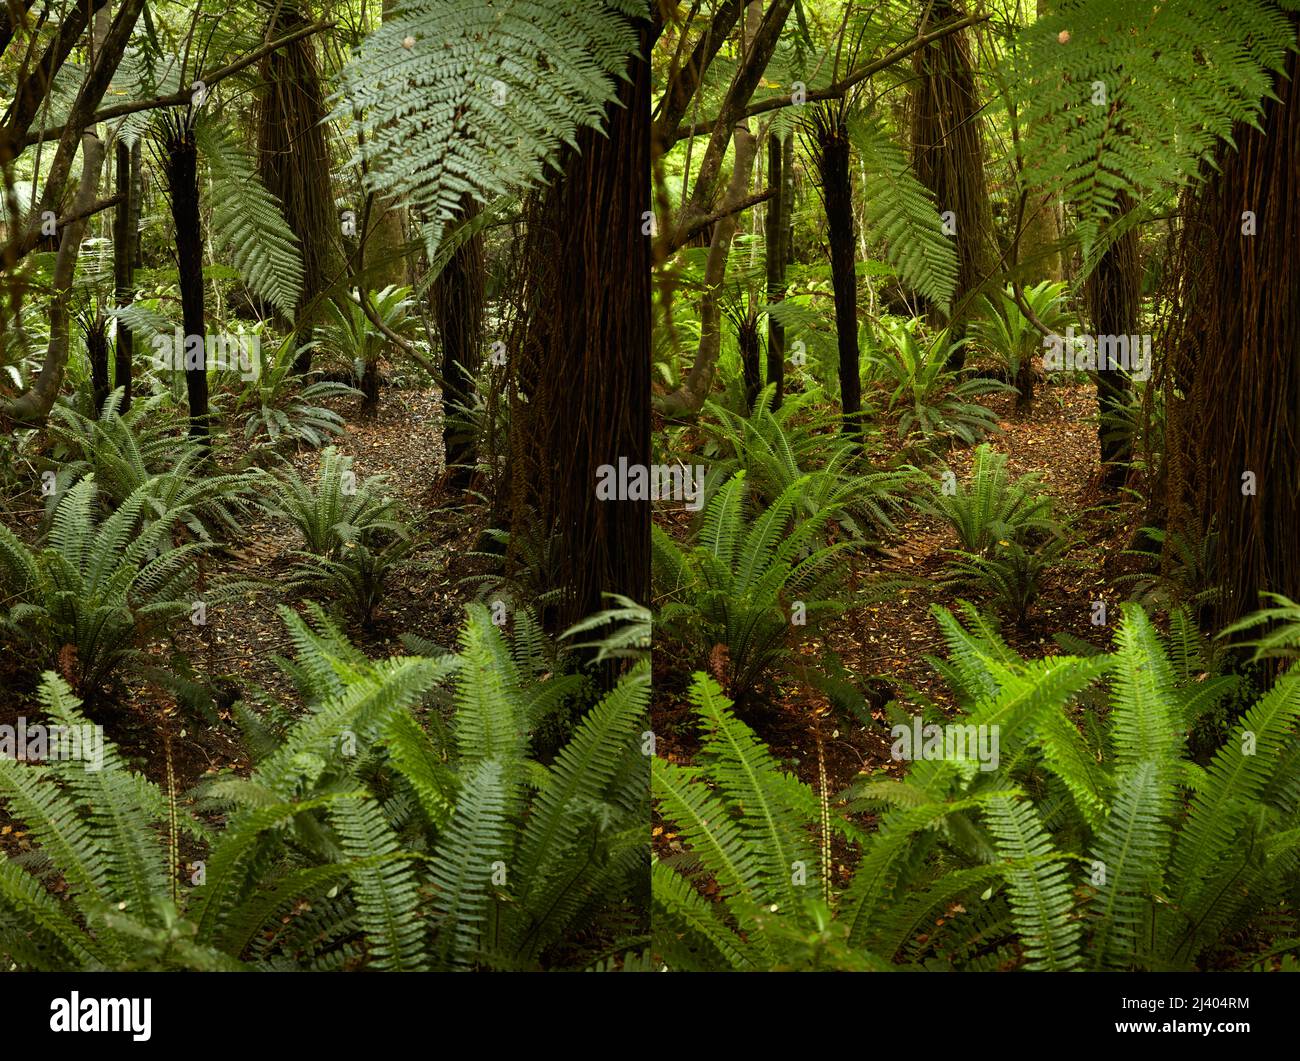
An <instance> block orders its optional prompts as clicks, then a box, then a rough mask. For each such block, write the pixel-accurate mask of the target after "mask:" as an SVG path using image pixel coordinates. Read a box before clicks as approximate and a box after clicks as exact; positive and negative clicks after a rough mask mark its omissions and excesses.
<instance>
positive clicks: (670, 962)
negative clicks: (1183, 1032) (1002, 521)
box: [654, 605, 1300, 970]
mask: <svg viewBox="0 0 1300 1061" xmlns="http://www.w3.org/2000/svg"><path fill="white" fill-rule="evenodd" d="M963 608H964V618H965V623H963V622H962V621H960V620H959V619H958V618H956V617H955V616H953V615H952V614H951V613H950V612H948V611H946V610H944V609H942V608H936V609H935V617H936V619H937V621H938V622H939V625H940V628H941V630H942V632H943V635H944V639H945V641H946V643H947V646H948V652H949V655H948V658H947V660H944V661H936V666H937V667H938V668H939V672H940V674H941V675H942V676H943V677H944V678H945V679H946V680H947V682H948V685H949V686H950V688H951V691H952V693H953V694H954V695H955V697H956V699H957V702H958V703H959V705H960V706H961V709H962V712H961V714H960V715H959V716H958V717H957V718H956V719H955V720H953V724H954V725H962V726H968V727H969V726H993V725H996V726H997V727H998V728H999V734H1000V745H1001V753H1000V762H999V764H998V765H997V767H996V768H995V769H994V770H992V771H987V770H983V769H981V768H980V767H981V763H979V762H976V761H975V760H974V759H971V758H967V759H961V758H944V757H927V758H921V759H919V760H917V761H914V762H913V763H911V765H910V768H909V769H908V772H907V775H906V776H905V777H903V778H901V779H900V778H895V777H870V776H868V777H863V778H862V779H860V780H859V782H858V783H857V784H856V785H854V786H853V788H852V789H851V790H850V791H849V792H848V793H846V794H843V797H842V796H841V795H837V794H835V793H829V792H826V791H821V792H817V791H814V790H813V789H811V788H809V787H808V786H806V785H805V784H803V783H802V782H800V781H798V780H797V779H795V778H794V777H792V776H790V775H789V774H786V773H784V772H783V771H782V770H781V768H780V767H779V765H778V764H777V763H776V762H775V760H773V759H772V757H771V755H770V754H769V753H768V752H767V750H766V749H765V748H764V747H763V745H762V743H761V742H760V741H759V740H758V739H757V738H756V737H755V735H754V734H753V732H752V731H751V730H750V729H749V728H748V727H747V726H746V725H745V724H744V723H743V722H741V721H740V720H739V719H737V718H736V717H735V715H734V714H733V712H732V710H731V705H730V702H729V701H728V700H727V699H726V698H725V697H724V696H723V695H722V692H721V690H720V689H719V687H718V686H717V684H716V683H715V682H713V681H712V680H711V679H710V678H708V677H706V676H704V675H697V677H696V680H695V682H694V685H693V686H692V690H691V701H692V704H693V705H694V709H695V713H696V715H697V717H698V719H699V721H700V726H701V733H702V736H703V738H704V749H703V752H702V754H701V756H700V758H699V761H698V763H697V764H696V765H694V766H691V767H682V766H677V765H674V764H671V763H666V762H663V761H659V760H656V762H655V763H654V795H655V799H656V801H657V806H658V808H659V812H660V813H661V814H662V815H663V817H664V818H665V819H666V820H668V821H671V822H672V823H674V825H675V826H676V827H677V828H678V829H679V830H680V834H681V836H682V837H683V840H684V842H685V845H686V849H687V853H686V854H684V855H682V856H680V857H674V858H673V859H671V860H669V861H662V860H661V861H659V862H657V863H656V865H655V867H654V899H655V918H656V921H655V923H656V941H655V946H656V952H657V953H658V954H659V955H660V956H661V958H662V959H663V961H664V962H665V963H666V965H667V966H668V967H669V968H672V969H745V968H761V969H769V968H881V967H887V966H904V967H911V968H924V969H994V968H999V969H1009V968H1020V967H1023V968H1028V969H1045V970H1072V969H1075V970H1077V969H1097V970H1102V969H1111V970H1139V969H1145V970H1170V969H1212V968H1232V967H1237V966H1239V965H1241V964H1242V963H1247V964H1248V963H1250V962H1252V961H1254V960H1255V959H1254V957H1253V955H1252V954H1251V952H1250V949H1249V946H1248V945H1246V946H1242V944H1243V943H1245V942H1246V941H1248V940H1249V939H1250V938H1251V934H1252V933H1253V932H1255V931H1259V930H1264V929H1267V928H1268V927H1269V926H1272V925H1275V924H1276V923H1277V922H1278V919H1279V918H1280V919H1282V920H1284V921H1285V920H1288V919H1291V918H1294V917H1295V916H1296V913H1297V911H1296V910H1295V897H1296V894H1297V892H1296V888H1297V885H1300V877H1298V876H1297V862H1296V857H1295V853H1296V850H1297V845H1300V830H1297V829H1296V828H1295V827H1294V825H1293V822H1294V815H1295V812H1296V809H1297V806H1296V801H1297V793H1300V775H1297V763H1300V744H1298V743H1297V730H1296V726H1297V722H1300V676H1298V675H1297V674H1296V672H1295V671H1294V669H1288V670H1287V671H1286V672H1285V673H1283V674H1282V675H1281V676H1280V677H1279V678H1278V680H1277V681H1276V682H1275V683H1274V684H1273V685H1272V687H1271V688H1270V689H1268V690H1267V692H1265V693H1264V695H1263V696H1261V697H1260V698H1258V699H1257V700H1255V701H1254V703H1253V704H1251V705H1249V706H1248V707H1247V708H1246V710H1245V711H1244V713H1243V714H1242V716H1241V717H1240V719H1239V720H1238V721H1237V722H1236V723H1235V724H1234V725H1233V726H1232V727H1231V729H1230V731H1229V732H1228V733H1227V736H1226V738H1225V739H1224V740H1223V741H1222V742H1221V743H1220V744H1219V745H1218V746H1217V747H1216V748H1213V749H1211V750H1208V751H1206V752H1204V753H1195V752H1194V751H1193V750H1191V749H1189V746H1188V743H1187V740H1186V737H1185V734H1186V733H1187V731H1188V730H1189V729H1191V728H1193V727H1194V726H1195V725H1196V723H1197V721H1198V720H1199V719H1201V718H1202V717H1204V716H1205V715H1206V714H1207V713H1208V712H1211V711H1212V710H1213V709H1214V708H1215V706H1216V704H1217V703H1218V702H1219V701H1221V700H1222V698H1223V697H1224V696H1225V695H1226V694H1227V693H1228V691H1229V690H1230V688H1231V685H1230V684H1227V683H1222V682H1216V683H1212V685H1211V687H1210V688H1208V689H1207V688H1205V687H1204V686H1203V685H1202V683H1201V682H1199V681H1198V680H1197V678H1198V677H1200V676H1197V675H1191V676H1186V675H1184V674H1182V673H1180V668H1179V667H1178V666H1176V665H1175V661H1176V659H1177V658H1178V655H1174V656H1172V657H1171V652H1177V653H1179V654H1181V651H1182V650H1180V649H1179V643H1178V642H1177V641H1175V642H1172V643H1170V644H1165V643H1162V640H1161V638H1160V636H1159V635H1158V633H1157V632H1156V630H1155V628H1154V627H1153V626H1152V624H1151V622H1150V620H1149V619H1148V618H1147V616H1146V614H1145V613H1144V612H1143V611H1142V610H1141V609H1140V608H1139V607H1137V606H1133V605H1131V606H1126V607H1125V609H1124V617H1123V621H1122V623H1121V624H1120V627H1119V629H1118V631H1117V633H1116V637H1115V648H1114V650H1113V651H1111V652H1109V653H1099V654H1094V655H1092V656H1089V657H1073V656H1052V657H1047V658H1045V659H1040V660H1026V659H1024V658H1022V657H1021V656H1019V655H1017V654H1016V653H1015V652H1014V651H1012V650H1011V649H1010V648H1009V647H1008V646H1007V644H1006V643H1005V641H1003V640H1002V639H1001V637H1000V635H999V634H998V633H997V631H996V629H995V628H994V627H993V626H992V625H990V623H989V622H988V621H987V620H986V619H984V618H983V617H982V616H980V614H979V613H978V612H977V611H976V610H975V609H974V608H973V607H971V606H970V605H964V606H963ZM1183 643H1184V644H1185V641H1184V642H1183ZM842 798H847V800H848V802H847V809H848V810H850V811H861V810H864V809H869V810H874V811H875V813H877V814H878V815H879V825H878V827H877V828H876V829H875V830H874V831H872V832H870V833H867V832H865V831H863V830H861V829H860V828H859V827H858V826H857V825H856V824H855V823H854V822H853V819H852V818H851V817H847V816H845V815H843V814H841V813H839V812H838V808H839V806H840V804H841V799H842ZM828 805H829V806H832V807H833V808H834V810H833V812H832V813H831V814H830V815H829V816H827V815H825V814H824V812H823V811H822V810H821V809H820V808H821V807H826V806H828ZM827 827H829V828H830V829H831V830H832V831H834V832H837V833H839V834H840V835H842V836H843V837H844V838H845V839H847V840H851V841H853V842H854V843H856V844H857V845H858V846H859V849H860V855H859V857H858V858H857V861H856V868H855V870H854V872H853V876H852V878H851V880H850V881H849V883H848V884H847V886H846V887H844V888H843V889H842V890H840V891H839V892H838V893H836V892H835V891H834V890H830V894H825V892H826V891H827V890H828V889H826V886H825V884H824V882H823V881H822V878H821V877H820V875H819V873H818V872H817V863H816V857H817V856H816V852H817V850H818V846H817V842H816V841H817V836H818V830H819V829H821V830H825V829H826V828H827ZM705 879H708V880H712V881H714V882H716V885H717V887H718V888H719V889H720V900H721V901H720V902H711V901H709V900H707V899H706V898H704V896H703V895H702V894H701V893H700V891H699V890H698V888H699V886H700V885H701V883H702V882H703V881H704V880H705ZM945 911H946V915H945ZM940 915H943V916H940ZM936 917H937V918H938V920H936ZM936 925H937V926H939V927H937V928H936V927H935V926H936Z"/></svg>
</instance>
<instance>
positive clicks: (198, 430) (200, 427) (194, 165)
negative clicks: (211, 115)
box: [160, 113, 209, 444]
mask: <svg viewBox="0 0 1300 1061" xmlns="http://www.w3.org/2000/svg"><path fill="white" fill-rule="evenodd" d="M161 146H162V150H161V152H160V155H161V161H162V164H163V170H164V172H165V174H166V177H167V189H168V198H169V199H170V200H171V211H172V223H173V224H174V226H175V229H176V267H177V271H178V273H179V279H180V289H181V319H182V321H183V322H184V332H185V348H184V350H183V351H182V353H183V355H184V358H185V361H184V364H185V393H186V395H187V397H188V400H189V407H190V436H191V437H192V438H196V439H198V440H200V441H201V442H203V443H205V444H206V442H207V439H208V434H209V423H208V368H207V344H206V336H207V324H206V321H205V314H204V309H203V229H202V227H201V224H200V221H199V180H198V163H199V153H198V146H197V145H196V144H195V141H194V131H193V128H192V126H191V125H190V124H189V115H188V113H187V114H185V115H184V116H180V117H177V118H174V119H173V124H172V125H171V127H170V130H169V136H168V139H167V140H166V141H165V142H164V143H163V144H162V145H161ZM196 336H197V338H198V342H200V343H202V344H203V346H202V348H201V349H199V350H197V351H196V350H194V349H193V347H192V345H191V343H192V341H193V339H194V337H196Z"/></svg>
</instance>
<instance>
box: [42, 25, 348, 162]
mask: <svg viewBox="0 0 1300 1061" xmlns="http://www.w3.org/2000/svg"><path fill="white" fill-rule="evenodd" d="M335 25H336V23H334V22H318V23H316V24H315V25H314V26H303V27H302V28H300V29H296V30H294V31H293V32H292V33H288V34H286V35H285V36H283V37H281V38H280V39H279V40H275V41H272V42H271V43H270V44H264V45H262V47H260V48H258V49H256V50H255V51H251V52H249V53H248V54H247V55H246V56H244V57H243V58H242V59H239V60H237V61H236V62H233V63H230V64H229V65H228V66H223V67H219V68H218V69H216V70H213V71H212V72H211V73H207V74H200V75H199V76H198V77H197V78H196V79H195V80H198V81H202V82H203V84H204V86H206V87H207V88H209V89H210V88H212V86H213V85H215V84H218V83H219V82H221V81H224V80H225V79H226V78H228V77H230V76H232V75H234V74H237V73H239V71H241V70H243V69H245V68H246V67H249V66H252V65H253V63H255V62H257V61H258V60H259V59H261V58H263V57H264V56H267V55H270V54H271V52H274V51H278V50H279V49H280V48H283V47H285V46H286V45H289V44H293V43H294V42H295V41H299V40H302V39H303V38H304V37H310V36H312V35H313V34H316V33H320V32H321V31H322V30H327V29H333V28H334V26H335ZM193 95H194V93H193V92H192V91H191V90H190V89H188V88H186V89H182V90H181V91H179V92H173V93H172V94H171V95H168V96H157V97H155V98H154V99H146V100H135V101H133V102H131V103H115V104H113V106H111V107H105V108H104V109H103V110H98V111H96V112H95V114H94V116H93V117H92V118H91V122H92V123H99V122H106V121H111V120H112V119H113V118H121V117H123V116H125V115H127V114H136V113H138V112H139V111H149V110H158V109H159V108H161V107H179V106H183V105H184V104H186V103H189V102H190V99H191V97H192V96H193ZM62 134H63V126H59V127H58V128H57V129H47V130H45V132H43V133H33V134H31V135H29V136H27V137H26V138H25V139H24V140H23V144H22V146H23V147H24V148H27V147H30V146H31V145H32V144H36V143H40V141H42V140H57V139H58V138H59V137H60V136H61V135H62Z"/></svg>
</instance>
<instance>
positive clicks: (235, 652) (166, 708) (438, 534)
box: [0, 388, 478, 854]
mask: <svg viewBox="0 0 1300 1061" xmlns="http://www.w3.org/2000/svg"><path fill="white" fill-rule="evenodd" d="M327 404H330V405H333V406H334V407H335V409H336V411H337V412H339V413H340V414H341V415H343V416H344V418H345V420H346V421H347V426H346V429H345V430H344V432H343V434H342V435H341V436H339V438H338V439H337V440H336V441H335V443H334V444H335V445H336V446H337V448H338V449H339V450H340V452H343V453H346V454H348V455H349V456H351V457H352V458H353V467H354V469H355V470H356V473H357V477H358V479H365V478H368V477H370V476H372V475H379V474H382V475H383V476H384V477H385V478H386V480H387V482H388V485H389V487H390V488H391V489H392V490H393V491H394V492H395V493H396V494H398V495H399V496H400V497H401V498H402V499H403V501H404V502H405V505H406V514H407V516H408V518H409V519H410V521H411V523H412V525H413V526H414V527H415V528H416V531H417V533H420V532H423V533H424V534H425V537H424V538H423V539H422V541H421V544H420V546H419V548H418V549H417V550H416V552H415V553H414V554H413V555H412V557H411V558H410V559H409V560H408V561H407V562H406V563H404V564H403V565H401V566H400V567H399V568H398V569H397V570H396V571H395V572H394V574H393V575H392V576H391V577H390V579H389V581H388V582H387V584H386V588H385V594H384V603H383V606H382V609H381V610H379V611H378V612H377V613H376V615H375V616H374V617H373V619H372V622H371V623H370V624H369V625H362V624H358V623H356V622H350V623H348V624H347V625H346V626H345V629H346V632H347V633H348V636H349V637H350V638H351V639H352V641H353V643H354V644H356V645H357V646H358V647H359V648H361V649H362V651H364V652H365V653H366V654H367V655H368V656H370V657H372V658H382V657H384V656H389V655H401V654H403V653H404V652H405V649H404V648H403V646H402V643H401V640H400V635H401V634H404V633H412V634H417V635H419V636H421V637H423V638H426V639H428V640H430V641H432V642H434V643H435V644H437V645H440V646H443V647H445V648H447V649H451V648H453V647H454V642H455V639H456V636H457V632H458V631H459V629H460V626H461V623H462V620H463V618H464V604H465V602H466V601H467V600H468V599H469V598H470V594H469V593H468V592H467V591H466V589H465V587H464V586H463V585H462V584H461V579H462V578H464V577H465V576H466V575H468V574H470V573H471V569H472V565H473V562H472V560H469V559H468V558H467V557H466V555H465V554H466V553H467V552H468V551H469V550H471V549H473V548H474V543H475V541H476V540H477V536H478V529H477V528H474V527H473V526H472V525H471V524H470V522H469V521H467V520H465V519H463V518H455V519H452V518H447V517H446V515H445V514H444V513H440V512H439V511H438V508H437V506H438V505H439V504H440V503H445V502H444V500H443V499H442V498H440V497H439V496H438V490H437V486H438V483H439V481H440V480H441V477H442V473H443V467H444V462H443V453H442V433H441V432H442V415H441V407H440V406H441V399H440V396H439V393H438V391H437V390H434V389H430V390H399V389H396V388H387V389H385V390H384V391H383V392H382V393H381V399H380V408H379V412H378V414H377V415H376V416H375V417H374V418H373V419H368V420H366V419H358V418H357V415H356V402H355V399H345V400H339V401H338V402H331V403H327ZM290 460H291V463H292V464H293V466H294V468H295V469H296V471H297V472H298V474H299V475H300V476H302V477H303V479H304V480H305V481H308V482H310V481H311V480H312V479H313V478H314V476H315V468H316V466H317V464H318V462H319V460H320V455H319V452H318V451H316V450H311V449H303V450H302V451H301V452H299V453H296V454H293V455H292V456H291V458H290ZM35 504H36V505H37V508H36V509H35V512H36V513H39V502H38V501H37V502H35ZM301 544H302V543H301V540H300V535H299V533H298V531H297V529H296V528H295V527H293V526H292V525H291V524H289V523H288V522H287V521H286V520H283V519H271V518H269V517H267V516H264V515H263V516H260V518H257V519H254V520H252V521H250V522H249V523H248V524H247V526H246V527H245V538H244V541H243V543H242V544H241V545H238V546H236V547H234V548H232V549H231V550H230V551H229V552H228V553H220V554H217V555H218V564H210V565H209V568H208V573H209V575H211V574H212V573H214V569H215V568H216V567H217V566H219V567H220V569H221V573H222V574H223V575H227V576H229V577H232V578H235V579H240V578H249V577H258V578H262V579H267V580H269V581H270V584H269V585H268V586H267V587H266V588H263V589H259V590H258V591H257V592H255V593H252V594H250V595H249V596H247V597H245V598H244V599H243V600H241V601H240V602H238V603H231V604H227V605H224V606H221V607H217V608H212V609H210V610H209V611H208V616H207V618H208V623H207V625H206V626H205V627H202V628H199V627H194V628H185V629H183V630H181V631H180V632H178V633H177V634H176V635H174V637H173V639H172V640H170V641H164V642H160V643H156V644H154V645H151V646H150V647H149V654H150V656H151V657H152V659H150V660H149V662H150V663H151V664H152V665H154V666H157V667H160V668H164V669H174V661H173V659H172V655H173V653H175V652H181V653H183V654H184V655H185V656H186V657H187V658H188V660H189V662H190V664H191V665H192V666H193V668H194V669H195V671H197V672H199V673H200V674H201V675H203V676H204V677H205V678H216V679H218V681H219V682H220V684H221V686H222V687H223V688H225V689H226V690H228V691H229V693H230V697H229V699H230V701H231V702H233V700H234V699H235V696H236V695H241V696H245V697H247V696H248V695H249V694H250V693H252V692H253V691H254V689H256V688H261V689H265V690H266V691H267V692H269V693H270V694H271V695H272V696H275V697H276V698H277V699H279V700H280V701H281V702H282V703H285V704H287V705H293V704H295V703H296V701H295V700H294V698H293V697H292V696H291V695H290V690H291V686H290V683H289V682H288V680H287V679H286V678H285V677H284V675H283V673H282V672H281V671H280V669H279V668H278V666H277V665H276V663H275V659H274V657H275V656H276V655H277V654H279V655H284V656H288V657H291V656H292V647H291V645H290V642H289V637H288V633H287V631H286V629H285V626H284V623H283V622H282V621H281V619H280V616H279V614H278V611H277V609H278V608H279V607H280V606H281V605H286V604H287V605H291V606H292V605H293V604H294V603H295V602H296V601H297V600H298V599H299V598H298V597H296V596H294V595H291V594H288V593H286V592H285V591H284V589H283V588H282V585H280V584H278V583H282V580H283V577H284V575H285V574H286V573H287V571H288V569H289V566H290V563H291V556H290V553H291V552H292V550H294V549H296V548H299V547H301ZM35 678H36V676H34V675H33V674H32V672H31V668H30V664H29V663H28V662H27V661H24V660H20V659H17V658H11V657H5V658H0V725H3V724H9V725H15V724H16V722H17V719H18V717H19V716H24V717H26V718H27V720H28V724H29V725H30V724H35V723H36V722H38V721H40V719H41V717H42V713H41V708H40V705H39V703H38V702H37V700H36V696H35V689H36V686H35ZM236 691H237V693H236ZM85 710H86V713H87V716H88V717H89V718H90V719H91V720H92V721H96V722H100V723H102V724H103V725H104V729H105V736H106V738H107V739H109V740H111V741H113V742H114V743H115V744H116V745H117V746H118V749H119V751H120V753H121V754H122V756H123V758H124V759H125V760H126V761H127V763H128V764H129V765H131V766H132V767H134V768H135V769H138V770H140V771H142V772H143V773H144V774H145V775H146V776H147V777H149V778H150V779H151V780H152V781H154V782H155V783H157V784H159V785H161V786H163V787H164V788H166V786H167V759H168V754H167V749H168V747H169V746H170V752H171V756H170V757H171V762H172V770H173V774H174V778H175V784H176V790H177V792H178V793H181V792H185V791H187V790H188V789H190V788H191V787H192V786H194V785H195V784H196V783H197V782H198V781H200V780H202V779H203V778H204V777H205V776H206V775H211V774H212V773H214V772H216V771H218V770H222V769H231V770H234V771H235V772H237V773H240V774H244V775H246V774H247V773H248V771H249V769H250V768H251V765H252V764H251V762H250V760H249V758H248V753H247V750H246V748H245V745H244V741H243V739H242V736H241V733H240V730H239V727H238V725H237V723H236V722H235V720H234V719H233V717H232V716H231V713H230V711H229V709H228V707H223V708H221V710H220V711H219V716H218V719H217V721H216V722H215V723H213V722H212V721H210V720H208V719H206V718H204V717H202V716H200V715H198V714H196V713H195V712H194V711H192V710H189V709H187V708H185V707H183V706H182V705H180V704H178V703H177V700H176V697H175V696H174V695H172V694H171V693H170V692H169V691H168V690H166V689H163V688H160V687H159V686H157V685H155V684H151V683H149V682H147V681H142V680H141V679H139V678H138V677H136V676H135V675H131V676H130V677H129V678H128V679H127V681H125V682H123V683H119V685H118V686H117V688H116V689H115V690H114V691H112V692H109V693H106V694H105V695H103V696H102V697H101V698H100V699H99V700H98V702H95V703H92V704H89V705H87V706H86V708H85ZM27 846H28V845H27V842H26V837H25V836H23V835H22V834H21V831H16V830H15V829H14V827H13V825H12V824H11V823H10V822H9V821H8V820H7V819H6V818H5V816H4V815H3V814H0V848H7V849H9V853H10V854H14V853H17V852H18V851H21V850H24V849H25V848H26V847H27Z"/></svg>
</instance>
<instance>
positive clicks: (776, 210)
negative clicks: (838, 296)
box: [751, 133, 786, 409]
mask: <svg viewBox="0 0 1300 1061" xmlns="http://www.w3.org/2000/svg"><path fill="white" fill-rule="evenodd" d="M783 148H784V145H783V144H782V142H781V138H780V137H779V136H777V135H776V134H775V133H769V134H768V138H767V186H768V187H769V188H777V189H779V190H778V192H777V194H776V195H775V196H773V197H772V198H771V199H769V200H768V203H767V217H766V220H765V225H764V230H763V236H764V243H765V245H766V251H767V301H768V302H769V303H773V304H775V303H777V302H780V301H781V300H782V299H783V298H784V297H785V255H786V248H785V229H786V224H785V218H786V213H785V208H786V192H785V187H786V178H785V168H784V162H783V159H784V150H783ZM767 385H768V386H769V387H775V388H776V392H775V394H774V395H773V397H772V408H773V409H779V408H780V407H781V398H782V396H783V395H784V394H785V327H784V325H782V324H781V322H780V321H778V320H777V319H776V318H775V317H773V316H772V315H771V314H769V315H768V318H767ZM751 404H752V399H751Z"/></svg>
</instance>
